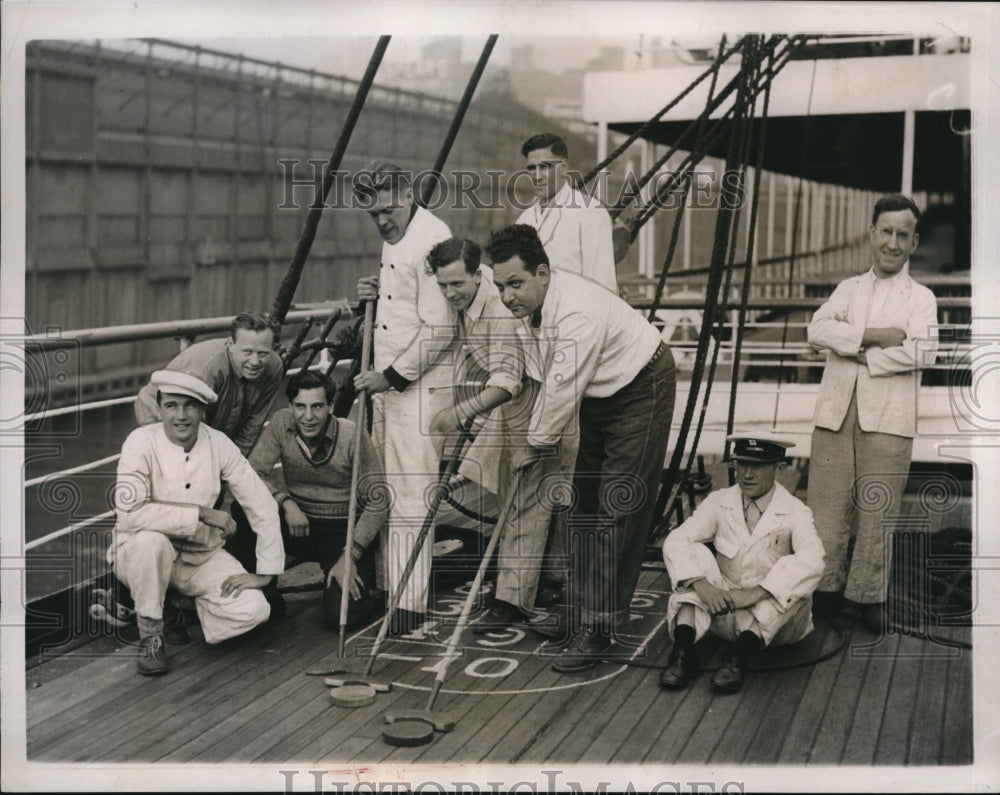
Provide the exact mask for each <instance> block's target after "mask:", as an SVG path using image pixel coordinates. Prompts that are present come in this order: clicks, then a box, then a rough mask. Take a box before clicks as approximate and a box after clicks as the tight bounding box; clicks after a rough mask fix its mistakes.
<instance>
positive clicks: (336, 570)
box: [226, 370, 388, 629]
mask: <svg viewBox="0 0 1000 795" xmlns="http://www.w3.org/2000/svg"><path fill="white" fill-rule="evenodd" d="M285 394H286V395H288V403H289V408H286V409H281V410H279V411H276V412H275V413H274V414H273V415H272V417H271V420H270V422H269V423H268V425H267V427H265V428H264V432H263V433H262V434H261V435H260V438H259V439H258V440H257V444H256V445H255V446H254V448H253V452H252V453H250V466H252V467H253V468H254V471H255V472H257V474H258V475H260V476H261V478H263V480H264V482H265V483H267V487H268V488H269V489H270V490H271V495H272V496H273V497H274V499H275V500H277V502H278V506H279V509H280V511H279V512H280V514H281V535H282V538H283V540H284V543H285V548H286V549H287V550H288V553H289V554H290V555H292V556H293V557H296V558H298V559H300V560H312V561H317V562H318V563H319V564H320V567H321V568H322V569H323V577H324V581H325V583H326V587H325V589H324V591H323V620H324V622H325V623H326V625H327V626H328V627H330V628H331V629H337V628H339V627H340V602H341V598H342V597H341V594H342V591H341V589H342V588H344V587H346V588H347V589H348V593H349V594H350V600H349V602H348V608H347V622H346V626H349V627H353V626H356V625H357V624H359V623H362V622H364V621H366V620H369V619H371V618H373V617H374V614H375V613H376V612H379V611H380V610H381V608H383V607H384V606H385V600H384V598H383V597H384V594H383V592H380V591H376V590H375V546H373V545H372V541H374V540H375V539H377V538H378V535H379V532H380V531H381V529H382V526H383V525H384V524H385V513H386V510H385V509H386V507H387V505H388V503H387V501H386V500H384V499H383V500H380V499H377V498H378V497H379V496H384V495H383V488H384V483H385V481H384V478H383V476H382V468H381V467H380V466H379V464H378V456H377V455H376V453H375V447H374V445H373V444H372V441H371V438H369V436H368V434H367V433H366V432H364V431H362V434H361V455H360V460H359V461H354V460H353V459H354V434H355V427H356V425H355V423H353V422H351V421H350V420H345V419H338V418H337V417H334V416H333V400H334V396H335V394H336V390H335V388H334V386H333V383H332V382H331V381H330V379H329V378H327V377H326V376H325V375H320V374H319V373H314V372H311V371H309V370H304V371H302V372H299V373H296V374H295V375H294V376H292V377H291V379H289V381H288V387H287V388H286V390H285ZM278 463H280V464H281V467H280V468H279V469H276V468H275V464H278ZM354 466H358V467H360V471H359V473H358V492H359V496H360V497H362V499H361V500H360V501H359V502H360V503H361V504H362V506H363V510H362V512H361V514H360V515H359V516H358V520H357V525H356V526H355V529H354V538H353V543H352V549H351V552H350V555H349V559H350V562H351V573H350V576H349V577H345V574H346V571H347V566H346V561H345V559H344V554H343V553H344V547H345V545H346V540H347V515H348V508H349V504H350V495H351V472H352V470H353V468H354ZM365 495H367V496H368V497H369V499H367V500H366V499H363V497H364V496H365ZM379 503H381V504H379ZM233 517H234V518H235V519H236V525H237V530H236V535H235V536H234V537H233V538H232V539H231V540H230V542H229V544H227V545H226V549H228V550H229V551H230V552H231V553H232V554H233V555H234V556H236V558H237V560H239V561H240V562H241V563H242V564H243V565H244V566H246V567H247V568H251V567H252V566H253V565H254V555H253V533H252V532H251V527H250V524H251V523H250V522H249V521H248V519H247V515H246V513H244V511H243V510H242V509H241V508H240V506H239V505H238V504H236V503H233ZM345 579H346V581H347V584H346V585H345ZM265 595H266V596H268V601H270V602H271V609H272V610H275V608H276V607H277V609H278V610H282V609H283V608H284V602H283V601H282V600H281V597H280V595H278V594H276V593H275V594H273V595H270V594H268V593H267V592H265Z"/></svg>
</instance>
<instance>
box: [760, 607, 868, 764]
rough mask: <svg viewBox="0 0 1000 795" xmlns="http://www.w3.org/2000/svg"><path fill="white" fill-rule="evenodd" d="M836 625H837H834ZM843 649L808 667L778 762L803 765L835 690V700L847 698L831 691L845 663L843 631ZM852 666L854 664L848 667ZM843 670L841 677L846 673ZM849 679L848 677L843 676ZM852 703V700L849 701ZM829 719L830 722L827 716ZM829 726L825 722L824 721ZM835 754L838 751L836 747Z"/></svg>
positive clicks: (845, 643)
mask: <svg viewBox="0 0 1000 795" xmlns="http://www.w3.org/2000/svg"><path fill="white" fill-rule="evenodd" d="M838 626H839V624H838ZM842 643H843V644H844V646H843V648H842V649H841V650H840V653H839V654H837V655H836V656H835V657H832V658H831V659H829V660H824V661H823V662H821V663H817V664H816V665H814V666H812V668H811V669H810V673H809V679H808V682H807V683H806V687H805V693H804V694H803V696H802V698H801V700H800V701H799V705H798V708H797V709H796V711H795V713H794V714H793V715H792V718H791V721H790V723H789V726H788V730H787V734H786V736H785V741H784V743H783V745H782V749H781V753H780V754H779V761H780V762H783V763H789V764H805V763H806V762H807V761H809V758H810V756H811V755H812V752H813V747H814V745H815V744H816V743H815V742H814V740H815V738H816V737H817V734H818V733H819V730H820V726H821V723H822V721H823V719H824V715H825V713H826V712H827V711H828V709H829V706H828V705H829V703H830V701H831V699H832V698H833V697H834V693H835V692H836V693H837V700H838V701H839V702H843V701H845V700H849V695H848V694H845V693H843V692H841V691H835V690H834V687H835V685H836V683H837V680H838V678H839V676H840V674H841V672H842V669H843V668H844V666H845V665H847V664H848V662H847V660H848V653H847V649H848V644H849V636H848V635H847V634H846V632H845V634H844V636H843V638H842ZM852 667H854V666H852ZM846 675H847V674H846V672H845V676H846ZM847 678H848V680H849V678H850V677H849V676H848V677H847ZM852 704H853V700H852ZM830 722H831V723H833V716H832V715H831V719H830ZM828 725H829V724H828ZM829 740H830V736H829V735H827V738H826V740H824V742H825V743H828V742H829ZM838 756H839V750H838Z"/></svg>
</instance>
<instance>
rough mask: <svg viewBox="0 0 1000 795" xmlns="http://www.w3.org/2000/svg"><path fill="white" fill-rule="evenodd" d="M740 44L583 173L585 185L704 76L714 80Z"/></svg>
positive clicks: (720, 56) (734, 46)
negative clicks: (589, 169)
mask: <svg viewBox="0 0 1000 795" xmlns="http://www.w3.org/2000/svg"><path fill="white" fill-rule="evenodd" d="M723 41H724V39H723ZM742 46H743V39H740V40H739V41H737V42H736V43H735V44H734V45H733V46H732V47H730V48H729V50H728V51H727V52H726V53H724V54H722V53H721V52H720V54H719V56H718V57H716V59H715V62H714V63H713V64H712V65H711V66H710V67H709V68H708V69H706V70H705V71H704V72H702V74H700V75H699V76H698V77H697V78H695V79H694V81H693V82H692V83H691V84H690V85H689V86H688V87H687V88H685V89H684V90H683V91H681V93H680V94H678V95H677V96H676V97H674V98H673V99H672V100H671V101H670V102H668V103H667V104H666V105H665V106H664V107H663V108H662V109H661V110H660V111H659V112H658V113H657V114H656V115H655V116H653V117H652V118H651V119H649V120H648V121H647V122H645V123H644V124H642V125H640V126H639V129H637V130H636V131H635V132H634V133H632V134H631V135H630V136H629V137H628V138H627V139H625V142H624V143H623V144H621V146H618V147H617V148H615V150H614V151H613V152H611V154H609V155H608V156H607V157H606V158H604V160H602V161H601V162H600V163H598V164H597V165H596V166H594V168H593V169H592V170H591V171H590V172H588V173H587V174H586V175H584V177H583V180H582V181H583V184H584V185H586V184H587V183H588V182H590V181H591V180H592V179H593V178H594V177H596V176H597V175H598V174H600V173H601V171H603V170H604V169H605V168H607V167H608V166H609V165H611V164H612V163H613V162H614V161H615V160H617V159H618V158H619V157H621V155H622V154H623V153H624V152H625V150H626V149H628V148H629V147H630V146H631V145H632V144H633V143H635V142H636V140H638V139H639V137H640V136H641V135H642V134H643V133H645V132H647V131H648V130H649V128H650V127H652V126H653V125H654V124H656V122H658V121H659V120H660V119H661V118H662V117H663V116H664V115H665V114H667V113H669V112H670V110H671V109H672V108H674V107H675V106H676V105H677V104H678V103H679V102H681V100H683V99H684V97H686V96H687V95H688V94H690V93H691V92H692V91H694V89H695V88H697V87H698V85H699V84H700V83H701V82H702V81H703V80H705V78H707V77H708V76H709V75H711V76H712V79H713V80H714V79H715V76H716V75H718V73H719V67H721V66H722V64H723V63H724V62H725V61H727V60H728V59H729V57H730V56H731V55H732V54H733V53H734V52H736V51H737V50H739V49H740V47H742ZM720 49H721V48H720Z"/></svg>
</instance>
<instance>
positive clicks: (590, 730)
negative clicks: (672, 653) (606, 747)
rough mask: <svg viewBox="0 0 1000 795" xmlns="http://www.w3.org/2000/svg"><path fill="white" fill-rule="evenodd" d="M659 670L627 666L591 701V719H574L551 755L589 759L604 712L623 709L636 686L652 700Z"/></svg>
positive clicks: (613, 712) (567, 759) (579, 759)
mask: <svg viewBox="0 0 1000 795" xmlns="http://www.w3.org/2000/svg"><path fill="white" fill-rule="evenodd" d="M644 665H645V664H644ZM639 670H641V671H642V673H641V674H640V676H641V679H640V680H639V681H638V682H637V681H636V676H637V674H639ZM659 673H660V672H659V669H657V668H647V667H644V668H642V669H638V670H637V669H636V668H635V667H634V666H630V667H629V668H628V669H627V670H626V671H625V672H624V673H623V674H622V675H621V676H618V677H616V678H615V679H613V680H612V681H611V683H610V686H609V687H608V688H607V689H606V690H605V691H604V693H603V694H602V695H601V697H600V700H599V701H598V702H597V704H596V705H594V710H595V711H592V712H591V715H590V717H591V719H590V720H585V721H581V722H579V723H577V724H576V726H574V728H573V731H572V732H569V733H568V734H567V735H566V737H565V739H563V741H562V742H561V743H560V744H559V745H558V746H557V747H556V748H555V749H554V751H553V754H552V758H553V759H558V760H560V761H565V762H580V761H583V760H587V761H589V760H590V754H591V752H592V751H593V750H594V744H595V742H596V740H597V738H598V737H599V736H600V734H601V732H602V731H603V729H604V728H605V727H606V726H607V721H606V718H607V716H608V715H618V714H619V713H622V712H624V711H625V708H626V703H627V702H628V699H629V697H630V696H631V695H633V694H634V693H635V692H636V690H641V691H642V692H643V695H644V697H645V698H646V700H647V701H648V702H652V700H653V698H654V697H655V695H656V694H657V693H658V692H659V690H660V686H659V681H658V677H659ZM598 717H599V718H600V719H598ZM543 761H544V760H543Z"/></svg>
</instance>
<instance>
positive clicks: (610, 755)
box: [584, 668, 670, 764]
mask: <svg viewBox="0 0 1000 795" xmlns="http://www.w3.org/2000/svg"><path fill="white" fill-rule="evenodd" d="M659 676H660V672H659V671H658V670H656V669H652V668H651V669H649V670H647V671H644V672H643V674H642V678H641V679H639V680H638V681H637V682H634V688H633V689H632V692H631V693H630V694H629V695H628V697H627V698H626V699H625V701H624V703H623V704H622V705H621V707H620V709H619V710H618V711H617V712H616V713H615V714H614V715H613V716H612V717H611V720H609V721H607V722H605V723H604V724H602V725H601V726H600V727H599V729H600V731H598V733H597V735H596V736H595V737H594V739H593V740H592V742H591V744H590V746H589V747H588V748H587V750H586V753H585V754H584V756H585V757H586V759H587V761H588V762H593V763H595V764H596V763H599V762H603V763H610V762H611V761H612V760H614V758H615V754H616V753H617V751H618V749H619V748H621V747H622V745H623V744H625V743H626V742H628V741H629V738H630V737H631V735H632V733H633V732H634V730H636V729H637V728H638V726H639V725H640V724H641V723H642V721H643V719H644V718H645V716H646V714H647V713H648V712H650V710H652V711H653V712H654V713H655V714H656V715H657V716H658V717H659V719H660V720H669V719H670V715H669V714H667V713H665V712H664V711H663V704H661V703H660V698H659V694H660V693H661V692H665V691H663V690H662V689H661V688H660V686H659ZM654 707H655V709H654ZM615 761H617V760H615Z"/></svg>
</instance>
